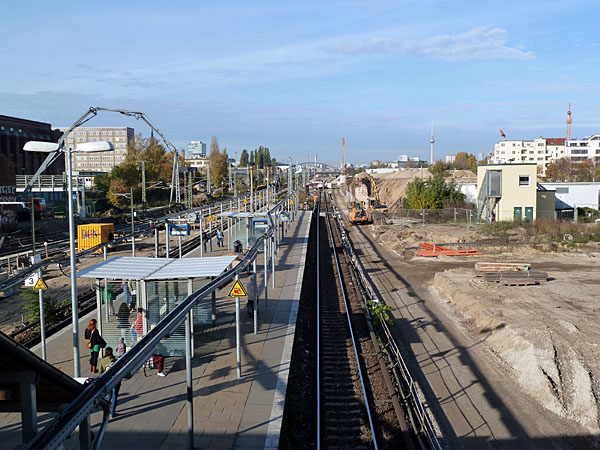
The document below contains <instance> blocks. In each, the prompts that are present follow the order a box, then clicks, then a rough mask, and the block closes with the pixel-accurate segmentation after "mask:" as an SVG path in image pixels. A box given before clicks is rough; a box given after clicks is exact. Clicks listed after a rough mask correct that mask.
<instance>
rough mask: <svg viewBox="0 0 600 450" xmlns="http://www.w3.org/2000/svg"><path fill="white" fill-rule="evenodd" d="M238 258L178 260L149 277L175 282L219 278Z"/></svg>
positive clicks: (221, 257) (214, 257)
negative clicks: (188, 279)
mask: <svg viewBox="0 0 600 450" xmlns="http://www.w3.org/2000/svg"><path fill="white" fill-rule="evenodd" d="M236 258H237V256H235V255H226V256H208V257H206V258H183V259H176V260H174V261H173V262H171V263H169V264H166V265H165V266H163V267H162V268H160V269H159V270H158V271H157V272H154V273H153V274H152V275H150V276H149V277H148V279H149V280H175V279H178V278H196V277H217V276H219V275H221V274H222V273H223V271H224V270H225V269H227V268H228V267H229V266H230V265H231V264H232V263H233V262H234V261H235V259H236Z"/></svg>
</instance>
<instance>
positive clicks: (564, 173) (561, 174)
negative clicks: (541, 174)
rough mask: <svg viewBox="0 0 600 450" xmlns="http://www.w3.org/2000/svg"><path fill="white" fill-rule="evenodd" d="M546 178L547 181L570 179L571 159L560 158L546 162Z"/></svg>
mask: <svg viewBox="0 0 600 450" xmlns="http://www.w3.org/2000/svg"><path fill="white" fill-rule="evenodd" d="M546 179H547V180H548V181H572V171H571V160H570V159H569V158H560V159H557V160H556V161H553V162H551V163H550V164H548V167H546Z"/></svg>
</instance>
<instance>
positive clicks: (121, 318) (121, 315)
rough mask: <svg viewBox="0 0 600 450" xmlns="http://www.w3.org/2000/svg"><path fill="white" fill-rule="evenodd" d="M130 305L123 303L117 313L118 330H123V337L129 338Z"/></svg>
mask: <svg viewBox="0 0 600 450" xmlns="http://www.w3.org/2000/svg"><path fill="white" fill-rule="evenodd" d="M129 314H130V312H129V305H127V303H126V302H123V303H121V306H119V310H118V311H117V328H118V329H119V330H121V337H125V336H127V334H126V333H127V328H129Z"/></svg>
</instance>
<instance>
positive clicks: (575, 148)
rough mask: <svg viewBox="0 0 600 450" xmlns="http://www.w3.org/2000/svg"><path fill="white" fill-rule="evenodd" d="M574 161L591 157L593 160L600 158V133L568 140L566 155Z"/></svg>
mask: <svg viewBox="0 0 600 450" xmlns="http://www.w3.org/2000/svg"><path fill="white" fill-rule="evenodd" d="M565 156H567V157H569V158H571V161H573V162H581V161H584V160H586V159H591V160H592V162H594V161H598V160H600V134H595V135H593V136H589V137H586V138H584V139H571V140H569V141H568V142H567V147H566V155H565Z"/></svg>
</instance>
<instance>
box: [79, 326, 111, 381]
mask: <svg viewBox="0 0 600 450" xmlns="http://www.w3.org/2000/svg"><path fill="white" fill-rule="evenodd" d="M84 336H85V339H87V340H86V342H85V346H86V347H87V348H89V349H90V373H98V368H97V366H98V354H99V353H100V349H101V348H104V347H106V342H105V341H104V339H102V336H100V332H99V331H98V329H97V328H96V319H91V320H90V323H89V324H88V326H87V328H86V330H85V335H84Z"/></svg>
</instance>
